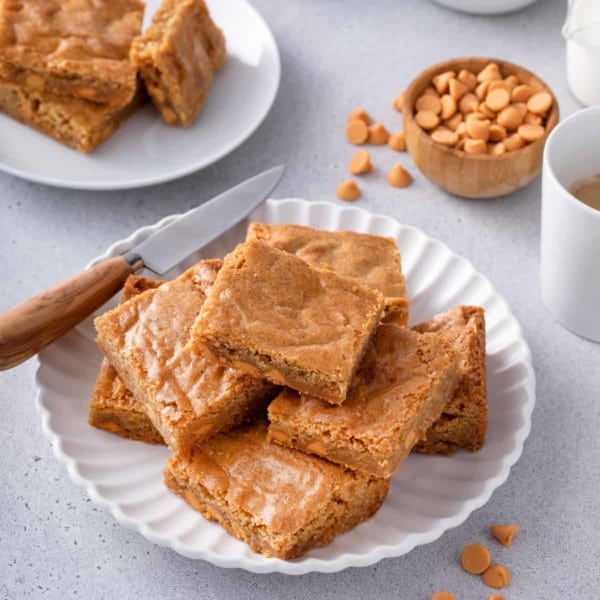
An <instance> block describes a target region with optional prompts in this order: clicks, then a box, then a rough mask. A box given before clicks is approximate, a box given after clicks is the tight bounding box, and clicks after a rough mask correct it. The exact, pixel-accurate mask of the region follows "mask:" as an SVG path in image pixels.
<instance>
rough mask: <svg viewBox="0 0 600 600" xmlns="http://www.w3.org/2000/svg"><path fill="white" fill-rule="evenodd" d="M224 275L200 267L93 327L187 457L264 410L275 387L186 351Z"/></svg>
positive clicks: (170, 441) (208, 263)
mask: <svg viewBox="0 0 600 600" xmlns="http://www.w3.org/2000/svg"><path fill="white" fill-rule="evenodd" d="M220 267H221V261H220V260H205V261H200V262H199V263H197V264H196V265H194V266H193V267H191V268H190V269H188V270H187V271H185V273H183V274H182V275H180V276H179V277H178V278H177V279H174V280H172V281H168V282H166V283H164V284H163V285H161V286H160V287H159V288H157V289H155V290H148V291H146V292H144V293H142V294H140V295H138V296H136V297H135V298H132V299H131V300H129V301H128V302H126V303H125V304H121V305H120V306H118V307H117V308H115V309H113V310H111V311H109V312H107V313H105V314H104V315H102V316H100V317H98V318H97V319H96V320H95V325H96V330H97V332H98V338H97V341H98V345H99V346H100V348H101V349H102V351H103V352H104V354H105V355H106V357H107V358H108V360H109V361H110V363H111V364H112V365H113V366H114V368H115V369H116V370H117V373H118V374H119V376H120V377H121V379H122V380H123V382H124V383H125V385H126V386H127V387H128V388H129V389H130V390H131V392H132V393H133V394H134V396H135V397H136V398H138V399H139V400H140V401H142V402H143V403H144V407H145V409H146V410H147V412H148V416H149V417H150V419H151V421H152V423H153V425H154V426H155V427H156V429H157V430H158V431H159V432H160V433H161V435H162V436H163V438H164V440H165V442H166V443H167V445H168V446H169V447H170V448H172V449H173V450H175V451H185V450H188V449H189V448H190V447H191V446H193V445H194V444H195V443H196V442H198V441H201V440H203V439H206V438H207V437H210V436H211V435H214V434H215V433H217V432H218V431H223V430H226V429H229V428H232V427H234V426H236V425H238V424H239V423H241V422H243V421H244V420H246V419H247V418H249V417H252V416H254V415H255V413H256V412H258V411H260V410H263V409H264V408H265V406H266V403H267V401H268V400H270V399H271V398H272V397H273V393H274V388H273V386H272V385H271V384H269V383H267V382H265V381H263V380H261V379H258V378H256V377H252V376H250V375H247V374H244V373H242V372H240V371H239V370H237V369H233V368H228V367H226V366H223V365H221V364H218V363H215V362H214V361H213V360H212V357H211V356H209V355H208V353H206V352H205V353H199V354H193V353H190V352H187V351H186V350H185V345H186V343H187V341H188V338H189V332H190V327H191V326H192V324H193V323H194V320H195V319H196V316H197V315H198V312H199V311H200V308H201V307H202V304H203V303H204V300H205V298H206V294H207V293H208V291H209V290H210V288H211V287H212V285H213V283H214V281H215V277H216V276H217V273H218V271H219V269H220Z"/></svg>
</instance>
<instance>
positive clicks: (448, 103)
mask: <svg viewBox="0 0 600 600" xmlns="http://www.w3.org/2000/svg"><path fill="white" fill-rule="evenodd" d="M440 103H441V105H442V112H441V114H440V116H441V117H442V119H443V120H444V121H447V120H448V119H450V118H452V117H453V116H454V115H455V113H456V109H457V106H456V100H455V99H454V98H453V97H452V96H450V94H444V95H443V96H442V97H441V99H440Z"/></svg>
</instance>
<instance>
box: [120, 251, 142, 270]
mask: <svg viewBox="0 0 600 600" xmlns="http://www.w3.org/2000/svg"><path fill="white" fill-rule="evenodd" d="M121 258H122V259H123V260H124V261H125V262H126V263H127V264H128V265H129V267H130V268H131V272H132V273H135V272H136V271H139V270H140V269H143V268H144V260H143V259H142V257H141V256H140V255H139V254H138V253H137V252H131V251H129V252H125V254H121Z"/></svg>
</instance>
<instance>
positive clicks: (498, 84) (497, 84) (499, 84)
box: [488, 79, 512, 96]
mask: <svg viewBox="0 0 600 600" xmlns="http://www.w3.org/2000/svg"><path fill="white" fill-rule="evenodd" d="M499 88H501V89H503V90H506V91H507V92H508V93H509V96H510V90H511V89H512V88H511V87H510V85H509V84H508V83H506V81H505V80H504V79H496V80H494V81H490V85H489V87H488V93H489V92H491V91H492V90H497V89H499Z"/></svg>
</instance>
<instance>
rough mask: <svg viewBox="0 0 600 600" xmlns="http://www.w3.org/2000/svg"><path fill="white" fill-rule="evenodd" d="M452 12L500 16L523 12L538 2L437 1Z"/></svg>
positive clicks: (534, 0) (521, 0) (520, 0)
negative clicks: (516, 11) (517, 11)
mask: <svg viewBox="0 0 600 600" xmlns="http://www.w3.org/2000/svg"><path fill="white" fill-rule="evenodd" d="M435 1H436V2H437V3H438V4H442V5H443V6H446V7H447V8H451V9H452V10H458V11H460V12H466V13H471V14H474V15H500V14H504V13H509V12H513V11H515V10H521V9H522V8H525V7H526V6H529V5H530V4H533V3H534V2H536V0H435Z"/></svg>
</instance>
